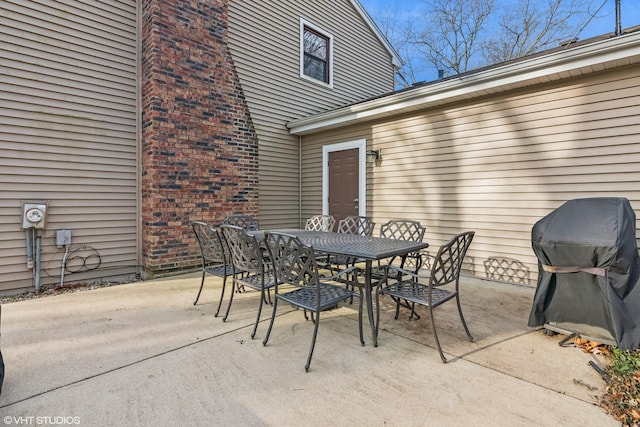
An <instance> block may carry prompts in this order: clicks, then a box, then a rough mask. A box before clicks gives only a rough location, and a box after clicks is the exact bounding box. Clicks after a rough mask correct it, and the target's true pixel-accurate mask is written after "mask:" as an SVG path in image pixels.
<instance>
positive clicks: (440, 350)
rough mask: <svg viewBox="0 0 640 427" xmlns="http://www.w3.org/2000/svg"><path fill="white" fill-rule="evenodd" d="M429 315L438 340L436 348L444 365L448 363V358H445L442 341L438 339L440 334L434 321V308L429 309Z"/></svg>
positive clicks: (434, 334)
mask: <svg viewBox="0 0 640 427" xmlns="http://www.w3.org/2000/svg"><path fill="white" fill-rule="evenodd" d="M429 314H430V315H431V329H432V330H433V337H434V338H435V340H436V346H437V347H438V352H439V353H440V359H442V363H447V358H446V357H444V353H443V352H442V347H441V346H440V340H439V339H438V333H437V332H436V324H435V322H434V321H433V307H431V306H430V307H429Z"/></svg>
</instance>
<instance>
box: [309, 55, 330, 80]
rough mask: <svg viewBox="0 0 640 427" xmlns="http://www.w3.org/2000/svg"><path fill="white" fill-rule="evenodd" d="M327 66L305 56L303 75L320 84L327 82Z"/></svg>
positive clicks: (322, 62)
mask: <svg viewBox="0 0 640 427" xmlns="http://www.w3.org/2000/svg"><path fill="white" fill-rule="evenodd" d="M326 70H327V64H326V62H324V61H320V60H318V59H315V58H312V57H310V56H306V55H305V58H304V74H305V75H306V76H309V77H313V78H314V79H316V80H320V81H322V82H326V81H327V77H326V76H327V71H326Z"/></svg>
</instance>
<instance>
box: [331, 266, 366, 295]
mask: <svg viewBox="0 0 640 427" xmlns="http://www.w3.org/2000/svg"><path fill="white" fill-rule="evenodd" d="M361 271H362V269H361V268H360V267H356V266H352V267H349V268H346V269H344V270H340V271H339V272H337V273H336V274H334V275H332V276H329V277H322V281H323V282H326V281H335V282H338V281H339V280H338V278H339V277H340V276H347V275H349V274H351V273H353V276H352V277H353V279H352V280H351V281H350V282H352V283H353V284H355V285H357V286H358V289H360V293H362V284H361V283H360V281H359V280H358V279H357V277H358V275H359V274H360V272H361ZM343 283H344V282H343Z"/></svg>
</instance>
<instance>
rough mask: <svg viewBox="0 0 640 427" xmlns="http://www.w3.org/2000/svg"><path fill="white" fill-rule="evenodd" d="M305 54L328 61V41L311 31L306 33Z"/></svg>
mask: <svg viewBox="0 0 640 427" xmlns="http://www.w3.org/2000/svg"><path fill="white" fill-rule="evenodd" d="M304 53H306V54H309V55H313V56H315V57H316V58H319V59H323V60H325V61H326V60H327V39H325V38H323V37H320V36H319V35H318V34H315V33H312V32H310V31H309V30H305V32H304Z"/></svg>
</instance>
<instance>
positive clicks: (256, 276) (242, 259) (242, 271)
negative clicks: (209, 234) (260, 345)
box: [220, 224, 275, 338]
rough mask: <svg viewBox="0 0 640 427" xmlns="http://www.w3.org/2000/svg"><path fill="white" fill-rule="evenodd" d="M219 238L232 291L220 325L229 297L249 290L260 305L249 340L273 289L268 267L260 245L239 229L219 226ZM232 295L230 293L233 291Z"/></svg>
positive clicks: (254, 332) (225, 318)
mask: <svg viewBox="0 0 640 427" xmlns="http://www.w3.org/2000/svg"><path fill="white" fill-rule="evenodd" d="M220 229H221V230H222V235H223V237H224V239H225V241H226V243H227V247H228V248H229V259H230V260H231V265H232V266H233V274H232V277H233V288H232V292H231V296H230V297H229V304H228V305H227V311H226V312H225V315H224V317H223V318H222V320H223V321H226V320H227V317H228V316H229V311H230V310H231V304H232V303H233V295H234V294H235V293H236V292H238V291H240V290H241V289H244V287H249V288H251V289H253V290H256V291H259V292H260V303H259V305H258V314H257V316H256V323H255V325H254V327H253V331H252V332H251V338H254V337H255V335H256V330H257V329H258V323H260V314H261V313H262V305H263V303H264V302H265V301H267V295H269V301H271V294H270V289H271V288H273V287H274V286H275V276H274V273H273V269H272V268H271V265H270V263H269V262H268V261H267V259H266V258H265V253H264V252H263V247H262V246H261V245H260V243H259V242H258V240H257V239H256V238H255V236H251V235H249V234H247V232H246V231H245V230H244V229H242V228H241V227H237V226H235V225H227V224H223V225H221V226H220ZM234 290H235V291H236V292H233V291H234Z"/></svg>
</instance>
